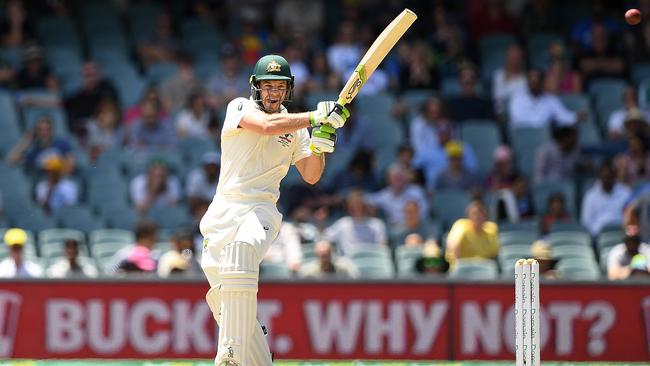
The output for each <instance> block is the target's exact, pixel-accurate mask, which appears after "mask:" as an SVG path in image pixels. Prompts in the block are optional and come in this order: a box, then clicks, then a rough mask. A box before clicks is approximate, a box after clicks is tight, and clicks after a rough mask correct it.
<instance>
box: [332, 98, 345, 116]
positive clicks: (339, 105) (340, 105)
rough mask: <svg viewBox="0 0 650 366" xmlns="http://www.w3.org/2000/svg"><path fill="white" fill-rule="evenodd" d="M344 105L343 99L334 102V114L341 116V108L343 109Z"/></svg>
mask: <svg viewBox="0 0 650 366" xmlns="http://www.w3.org/2000/svg"><path fill="white" fill-rule="evenodd" d="M345 104H346V103H345V101H344V100H343V99H341V98H339V99H338V100H337V101H336V105H335V106H334V110H335V111H336V113H338V114H343V108H344V106H345Z"/></svg>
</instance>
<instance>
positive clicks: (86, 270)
mask: <svg viewBox="0 0 650 366" xmlns="http://www.w3.org/2000/svg"><path fill="white" fill-rule="evenodd" d="M63 254H64V258H61V259H59V260H57V261H56V262H54V263H53V264H51V265H50V266H49V267H48V268H47V271H46V272H45V274H46V275H47V277H50V278H74V277H97V276H98V272H97V268H96V267H95V266H94V265H93V264H92V263H91V262H89V261H88V260H86V258H79V242H78V241H77V240H75V239H66V240H65V241H64V242H63Z"/></svg>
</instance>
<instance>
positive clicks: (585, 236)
mask: <svg viewBox="0 0 650 366" xmlns="http://www.w3.org/2000/svg"><path fill="white" fill-rule="evenodd" d="M548 242H549V243H550V244H551V246H552V247H553V248H555V247H557V246H561V245H582V246H585V247H590V248H591V236H590V235H589V233H587V232H586V231H556V232H552V233H550V234H549V235H548Z"/></svg>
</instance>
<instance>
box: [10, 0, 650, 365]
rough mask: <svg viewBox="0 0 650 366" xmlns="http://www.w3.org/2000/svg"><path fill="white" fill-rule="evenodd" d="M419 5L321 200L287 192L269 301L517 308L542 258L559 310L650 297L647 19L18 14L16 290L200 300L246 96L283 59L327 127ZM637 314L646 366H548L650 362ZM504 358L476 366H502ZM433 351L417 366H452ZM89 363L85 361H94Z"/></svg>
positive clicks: (147, 7) (501, 11)
mask: <svg viewBox="0 0 650 366" xmlns="http://www.w3.org/2000/svg"><path fill="white" fill-rule="evenodd" d="M405 7H408V8H410V9H411V10H413V11H414V12H415V13H416V14H418V17H419V18H418V20H417V21H416V23H415V24H414V25H413V27H412V28H411V29H410V30H409V31H408V32H407V33H406V35H405V36H404V38H402V39H401V40H400V41H399V42H398V44H397V45H396V47H395V48H394V49H393V51H392V52H391V53H390V55H389V56H388V57H387V58H386V59H385V60H384V61H383V62H382V63H381V65H380V66H379V68H378V69H377V70H376V71H375V73H374V74H373V75H372V77H371V78H370V79H369V80H368V82H367V83H366V84H365V85H364V87H363V89H362V90H361V92H360V93H359V96H358V97H357V99H355V101H354V102H353V103H352V105H351V106H350V110H351V114H352V117H351V118H350V120H349V121H348V123H347V124H346V126H345V128H343V129H341V130H339V131H338V143H337V147H336V152H335V153H334V154H332V155H331V156H328V157H327V167H326V169H325V175H324V177H323V179H321V181H320V182H319V183H318V184H316V185H314V186H310V185H307V184H305V183H303V182H302V180H301V178H300V177H299V174H298V173H297V171H296V170H295V169H294V168H292V169H291V170H290V173H289V175H288V176H287V177H286V178H285V179H284V181H283V182H282V187H281V188H282V195H281V198H280V202H279V207H280V210H281V212H282V213H283V214H284V219H285V222H284V223H283V226H282V230H281V232H280V235H279V237H278V239H277V240H276V242H275V243H274V244H273V246H272V247H271V250H270V251H269V253H268V254H267V256H266V257H265V260H264V261H263V263H262V267H261V276H262V278H263V280H268V281H269V283H275V282H277V283H289V284H291V283H295V284H296V285H297V286H305V289H307V288H311V287H310V286H309V285H305V284H309V283H311V282H305V281H313V280H316V279H320V280H322V279H326V280H327V281H330V280H334V281H338V280H344V281H347V280H349V279H353V280H354V281H353V282H351V283H353V284H356V286H361V287H360V288H365V287H363V286H366V285H368V284H371V283H375V282H373V281H376V280H390V281H387V282H385V283H387V284H391V285H387V286H392V285H394V284H395V283H417V284H420V286H422V287H421V288H420V291H427V290H426V289H427V288H428V287H427V283H428V284H430V285H431V286H433V287H432V288H434V289H439V290H440V289H449V288H451V287H448V286H452V287H453V286H455V285H454V284H457V283H464V282H467V283H475V282H476V281H477V280H488V281H489V282H486V284H492V285H494V284H496V285H495V286H497V287H498V288H500V289H501V291H502V294H503V298H502V299H501V300H499V301H502V302H503V304H504V306H506V308H507V307H508V306H509V305H510V304H511V302H510V303H508V301H511V300H509V299H510V298H509V296H510V293H509V292H508V291H510V290H511V287H512V285H511V283H510V282H512V278H513V275H512V274H513V271H514V264H515V261H516V260H517V259H519V258H528V257H534V258H536V259H538V260H539V261H540V268H541V272H542V276H543V278H544V280H543V283H544V284H549V285H550V284H551V283H552V282H553V281H556V282H557V283H558V287H554V288H561V286H568V287H567V288H566V291H565V292H562V291H560V292H559V293H560V295H559V298H560V299H562V296H564V295H567V296H569V295H570V294H577V293H579V291H580V289H581V285H580V284H581V283H583V282H584V281H590V282H588V283H589V284H590V286H601V287H598V288H600V289H601V291H600V293H601V294H602V296H604V298H610V297H612V298H613V297H616V298H620V297H623V298H624V297H625V294H629V293H634V294H635V295H638V294H642V293H646V294H647V293H649V291H650V287H648V282H646V283H645V284H644V281H646V280H647V279H649V278H650V276H648V274H649V271H650V264H649V263H650V261H649V260H650V246H649V245H648V244H646V241H647V240H648V239H649V238H650V211H649V208H650V152H649V149H648V147H649V146H650V145H649V143H650V109H649V103H650V23H648V22H645V21H643V22H642V23H640V24H638V25H636V26H630V25H628V24H626V23H625V21H624V18H623V14H624V13H625V10H627V9H629V8H638V9H640V10H641V13H642V14H644V15H648V14H650V1H646V0H639V1H618V2H613V1H602V0H601V1H598V0H595V1H578V0H573V1H557V0H530V1H527V0H485V1H480V0H463V1H443V0H438V1H415V0H411V1H409V0H404V1H399V0H390V1H379V0H340V1H319V0H310V1H301V0H277V1H266V0H238V1H216V0H204V1H201V0H194V1H180V0H167V1H164V0H161V1H135V0H134V1H128V0H115V1H109V0H106V1H98V0H91V1H72V0H70V1H64V0H44V1H18V0H16V1H2V2H1V6H0V43H1V48H0V239H3V240H4V244H3V245H2V246H0V260H1V261H0V277H4V278H14V279H23V278H37V279H47V278H67V279H69V280H73V281H77V280H80V279H84V281H85V279H87V278H97V279H101V281H98V282H96V283H97V284H98V285H96V286H99V287H101V286H104V287H106V288H108V287H110V286H109V285H107V284H111V283H121V282H120V281H122V279H126V280H135V281H140V280H141V281H144V282H143V283H145V285H143V287H142V288H143V289H146V288H148V287H149V286H151V283H152V282H151V281H153V283H155V284H157V285H160V286H164V284H165V283H171V284H174V283H178V282H177V281H185V282H187V283H189V284H192V286H194V287H192V288H196V289H198V290H196V293H199V295H198V296H196V298H197V299H198V298H200V297H202V296H203V295H201V294H200V291H203V290H204V289H203V287H205V286H207V282H204V280H203V275H202V272H201V270H200V266H199V261H200V255H201V251H202V247H203V238H202V237H201V235H200V233H199V231H198V222H199V220H200V218H201V217H202V215H203V214H204V212H205V210H206V209H207V206H208V205H209V203H210V202H211V200H212V196H213V195H214V190H215V188H216V185H217V183H218V177H219V169H220V154H219V152H220V141H219V140H220V128H221V125H222V122H223V118H224V115H225V107H226V105H227V103H228V102H229V101H230V100H232V99H233V98H235V97H239V96H244V97H248V96H249V95H250V86H249V84H248V78H249V76H250V73H251V71H252V68H253V65H254V63H255V61H256V60H257V59H258V58H259V57H261V56H263V55H265V54H269V53H277V54H280V55H283V56H284V57H285V58H287V60H288V61H289V63H290V65H291V71H292V73H293V74H294V75H295V90H294V97H293V101H292V102H291V103H290V104H288V105H287V106H288V109H289V110H290V111H306V110H311V109H314V108H315V107H316V104H317V102H318V101H321V100H336V98H337V95H338V93H339V91H340V89H341V87H342V85H343V84H344V83H345V81H346V80H347V78H348V76H349V74H350V72H351V71H352V70H353V69H354V68H355V67H356V65H357V63H358V61H359V60H360V58H361V57H362V56H363V54H364V53H365V51H366V49H367V48H368V47H369V46H370V44H371V43H372V42H373V41H374V39H375V38H376V37H377V35H378V34H379V33H380V32H381V30H382V29H383V28H384V27H385V26H386V24H388V23H389V22H390V20H392V18H394V16H396V15H397V14H398V13H399V12H400V11H401V10H402V9H403V8H405ZM165 279H167V280H165ZM302 279H308V280H304V281H303V280H302ZM490 280H491V281H490ZM616 280H629V281H627V282H626V283H632V284H633V285H630V286H627V285H621V287H615V286H614V287H613V286H612V285H613V284H614V283H615V282H613V281H616ZM112 281H116V282H112ZM165 281H171V282H165ZM185 282H183V283H185ZM21 283H23V282H20V280H11V281H6V282H0V290H1V289H2V287H3V286H2V285H3V284H4V285H6V286H8V287H7V288H11V286H20V284H21ZM24 283H35V284H43V283H50V282H47V281H45V282H42V281H41V282H39V281H38V280H36V281H34V282H24ZM51 283H59V282H51ZM61 283H67V282H61ZM72 283H76V282H72ZM83 283H84V284H85V283H86V282H83ZM335 283H338V282H335ZM341 283H346V284H347V283H348V282H341ZM616 283H617V284H620V283H621V282H616ZM99 284H101V286H100V285H99ZM37 286H39V285H37ZM85 286H87V284H86V285H85ZM96 286H95V285H93V286H91V287H93V288H94V287H96ZM271 286H272V285H271ZM486 286H489V285H486ZM499 286H500V287H499ZM585 286H586V285H585ZM479 287H480V286H479ZM22 288H23V289H27V290H26V291H29V290H28V289H29V287H22ZM37 288H39V287H37ZM81 288H85V287H83V286H82V287H81ZM269 288H270V287H269ZM486 288H488V287H486ZM543 288H544V286H543ZM584 288H585V289H586V288H587V287H584ZM592 288H593V287H592ZM610 289H611V293H610V294H609V295H608V291H610ZM107 291H109V290H107ZM312 291H313V289H312ZM576 291H577V292H576ZM269 293H270V292H266V293H265V292H264V286H263V287H262V292H261V296H262V297H264V296H269V295H268V294H269ZM80 294H81V296H82V297H83V296H85V295H84V293H83V292H80ZM614 294H616V295H614ZM339 295H340V296H343V295H341V294H339ZM7 296H8V295H7ZM70 296H72V294H70ZM111 296H112V295H111ZM192 296H193V295H192ZM192 296H190V297H192ZM284 296H286V297H288V298H289V300H288V301H292V300H291V295H290V294H286V295H284ZM368 296H370V297H371V298H372V296H374V295H372V294H371V295H368ZM423 296H424V295H423ZM429 296H430V295H429ZM436 296H437V295H436ZM425 297H426V296H425ZM543 297H544V289H543V290H542V298H543ZM10 298H11V299H13V298H12V297H6V299H5V301H4V302H3V301H0V305H2V304H5V305H6V304H20V303H22V302H24V301H25V300H22V302H21V301H14V300H7V299H10ZM47 298H48V296H45V295H44V297H43V299H42V300H43V301H45V302H46V301H47ZM133 298H134V299H135V298H137V297H136V296H134V297H133ZM440 298H449V299H452V295H450V294H442V295H440ZM389 299H390V297H387V298H386V299H385V300H386V301H388V300H389ZM0 300H2V298H1V297H0ZM348 300H349V299H348ZM129 301H131V300H129ZM197 301H198V300H197ZM296 301H297V300H296ZM346 301H347V300H346ZM450 301H451V300H450ZM639 301H641V300H639ZM452 302H453V301H452ZM642 304H643V306H642V307H641V309H644V310H643V311H636V312H635V313H634V316H636V317H637V318H638V319H637V318H634V319H631V321H632V322H635V324H636V325H637V326H638V327H639V329H638V337H636V339H637V341H638V343H634V344H631V345H630V344H628V347H630V348H627V351H625V350H626V349H625V348H622V349H619V351H620V352H619V353H615V354H612V355H609V354H608V353H607V352H606V350H607V347H605V349H601V348H602V347H601V346H599V344H600V343H598V344H596V345H593V344H592V343H589V340H588V339H587V338H585V339H586V340H585V342H586V343H584V344H583V346H584V347H585V348H584V350H583V351H584V352H585V353H584V355H583V353H580V354H577V353H576V354H567V353H562V352H561V349H560V351H558V349H557V347H556V349H554V351H551V350H547V351H546V352H548V353H549V354H551V352H553V353H552V357H554V358H557V359H563V358H566V357H569V359H571V357H573V359H600V358H599V357H601V356H603V355H606V356H607V357H604V358H602V359H608V360H616V359H619V358H620V359H626V360H630V359H632V360H648V359H649V358H650V355H648V353H647V352H648V351H647V350H648V349H650V348H649V347H646V346H647V345H648V344H650V339H646V336H645V335H644V334H645V333H644V332H645V331H647V329H648V328H649V327H650V326H648V325H647V324H650V300H648V298H646V300H644V302H642ZM7 306H8V305H7ZM107 306H108V305H107ZM612 306H613V308H614V310H617V309H618V305H615V304H614V305H612ZM634 306H636V309H639V306H640V304H639V302H637V303H635V304H634ZM9 308H10V307H9ZM9 308H3V307H2V306H0V310H2V309H5V310H3V311H4V313H2V314H4V315H3V316H7V314H10V313H11V312H10V311H9V310H6V309H9ZM619 310H620V309H619ZM34 311H37V312H40V311H42V309H40V308H37V309H36V310H34ZM504 311H505V310H504ZM585 311H586V310H585ZM0 313H1V312H0ZM22 314H23V315H21V319H22V317H25V316H27V315H24V314H28V313H26V312H24V311H23V313H22ZM589 314H592V313H590V312H587V315H584V317H586V318H589V319H591V318H593V316H592V317H591V318H590V317H589ZM594 314H595V313H594ZM614 314H616V312H615V313H614ZM610 315H611V314H610ZM645 315H648V316H647V317H644V316H645ZM594 316H595V315H594ZM603 316H604V315H603ZM619 316H621V315H620V313H619ZM454 319H455V318H453V319H451V320H448V321H449V322H452V323H453V322H455V321H456V320H454ZM558 319H559V318H558ZM564 319H566V318H564ZM454 324H455V323H454ZM454 324H448V325H445V326H447V327H449V328H450V329H456V327H457V326H458V325H454ZM644 324H646V325H645V327H646V328H642V327H643V326H644ZM299 326H302V325H299ZM610 326H611V325H610ZM18 329H20V328H18ZM48 329H49V328H48ZM409 329H410V328H409ZM553 329H555V328H553ZM607 329H610V328H607ZM612 329H613V328H612ZM644 329H645V331H644ZM409 332H411V333H408V334H411V335H409V336H408V337H412V331H409ZM9 333H11V332H9ZM9 333H7V334H9ZM452 333H453V332H452ZM458 334H460V331H458ZM549 334H550V331H549ZM590 334H591V333H590ZM602 334H606V333H602ZM647 334H650V332H648V333H647ZM408 337H407V338H408ZM504 337H505V336H504ZM549 337H551V339H555V338H554V336H551V335H549ZM607 337H613V336H611V334H610V335H609V336H607ZM648 337H650V336H648ZM9 338H11V337H9ZM452 338H453V337H452ZM614 338H615V337H614ZM409 339H410V338H409ZM504 339H505V338H504ZM599 339H600V338H599ZM605 339H606V340H607V339H610V341H611V339H612V338H605ZM16 342H17V343H16V344H18V343H20V342H19V341H16ZM294 342H296V340H295V339H294ZM449 342H450V344H451V343H452V340H451V339H450V340H449ZM503 342H505V343H504V345H503V349H501V348H499V349H498V350H496V351H494V352H492V353H490V352H489V348H488V351H485V349H483V348H480V347H479V348H477V350H478V351H477V352H479V353H478V354H472V353H471V352H470V353H465V354H467V355H474V356H475V357H476V358H483V357H485V358H488V359H489V358H491V357H496V358H507V357H508V355H509V353H507V352H509V351H508V350H507V347H510V346H511V345H510V344H509V343H507V342H510V341H507V342H506V341H505V340H504V341H503ZM605 342H606V341H605ZM644 342H647V344H644ZM280 343H281V344H280V345H278V346H276V345H275V344H273V343H272V348H274V347H279V348H278V349H280V350H282V349H283V348H282V344H284V343H282V342H280ZM506 343H507V344H508V346H507V347H506ZM436 344H437V343H436ZM585 344H588V346H585ZM0 345H1V342H0ZM284 345H285V346H286V344H284ZM637 346H638V347H637ZM25 347H27V346H25ZM84 347H86V346H84ZM436 347H438V346H434V345H432V346H431V348H428V349H427V350H426V352H424V353H421V354H418V353H417V352H415V353H414V352H411V351H409V352H406V353H405V354H400V355H401V356H400V357H406V358H409V357H415V358H421V357H425V356H426V357H430V358H442V359H449V358H452V357H453V356H452V355H454V352H453V351H449V353H442V354H440V353H436V352H438V351H436V350H437V349H438V348H445V347H446V346H444V345H443V346H440V347H438V348H436ZM450 347H451V346H450ZM458 347H465V346H463V345H460V346H458ZM576 347H578V346H576ZM599 347H601V348H599ZM612 347H613V346H611V345H610V349H611V348H612ZM0 348H2V347H0ZM452 348H453V347H452ZM17 349H18V350H19V351H18V353H17V354H19V355H21V357H29V356H30V353H29V348H28V347H27V348H20V347H18V348H17ZM80 349H82V348H80ZM450 349H451V348H450ZM479 349H482V351H480V350H479ZM83 350H86V351H83ZM83 350H82V351H78V353H74V352H73V353H71V355H72V357H76V356H79V355H85V356H88V355H90V356H93V355H95V354H91V353H88V354H86V353H84V352H90V351H87V349H86V348H83ZM462 350H463V351H467V350H468V349H467V348H462ZM587 350H588V351H589V352H587ZM599 350H600V351H599ZM50 351H51V349H50ZM195 351H196V352H198V353H195V354H194V353H189V355H190V356H197V355H198V356H200V357H208V358H209V356H210V353H211V352H212V351H211V350H210V349H207V350H203V351H202V350H200V349H199V350H195ZM294 351H295V350H294ZM48 352H49V351H47V350H46V351H43V352H40V351H39V352H36V353H35V355H40V356H39V357H48V356H49V355H52V354H53V353H48ZM75 352H77V351H75ZM128 352H132V351H128ZM133 352H136V351H133ZM161 352H163V353H161V355H164V356H165V357H176V353H173V352H172V351H171V350H166V351H161ZM202 352H203V353H202ZM291 352H292V351H291V350H290V349H289V350H287V349H285V355H286V356H287V357H288V358H296V357H304V358H310V357H314V354H312V353H305V354H304V356H301V354H295V353H291ZM305 352H307V351H305ZM332 352H334V351H332ZM359 352H361V351H359ZM381 352H383V353H380V355H381V356H382V357H384V358H386V357H389V356H390V355H391V353H390V352H388V351H386V350H385V349H383V348H382V351H381ZM480 352H483V353H480ZM576 352H577V351H576ZM599 352H600V353H599ZM54 354H56V352H55V353H54ZM145 354H146V353H145ZM280 354H282V351H280ZM315 354H316V355H317V354H318V353H315ZM372 354H373V353H372V352H366V353H363V352H361V353H354V354H353V355H358V356H360V357H364V358H368V357H370V358H372ZM7 355H9V356H11V353H7ZM109 355H110V353H109ZM129 355H131V356H133V355H135V356H136V357H139V356H138V355H141V354H138V353H137V352H136V353H134V354H129ZM322 355H323V354H321V358H322V357H325V358H328V357H334V358H341V357H343V356H345V355H346V354H345V353H344V352H343V353H340V352H339V353H336V352H334V353H332V354H327V353H326V354H325V356H322ZM348 355H349V354H348ZM422 355H425V356H422ZM439 355H442V356H439ZM455 355H456V356H459V355H463V353H462V352H460V351H459V352H456V353H455ZM426 357H425V358H426ZM639 358H640V359H639Z"/></svg>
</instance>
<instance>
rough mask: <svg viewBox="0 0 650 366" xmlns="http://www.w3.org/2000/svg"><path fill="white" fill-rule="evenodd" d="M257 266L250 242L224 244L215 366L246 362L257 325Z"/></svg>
mask: <svg viewBox="0 0 650 366" xmlns="http://www.w3.org/2000/svg"><path fill="white" fill-rule="evenodd" d="M258 263H259V261H258V259H257V252H256V251H255V248H254V247H253V246H252V245H251V244H249V243H244V242H239V241H236V242H232V243H229V244H226V246H225V247H224V248H223V250H222V252H221V255H220V258H219V276H220V277H221V290H220V291H219V295H220V297H221V311H220V313H221V314H220V315H219V322H218V323H219V324H220V328H219V349H218V351H217V357H216V361H217V364H219V362H222V361H234V362H236V364H238V365H242V366H245V364H244V363H242V362H243V360H246V361H248V359H249V358H248V357H249V356H248V351H249V349H250V346H251V344H250V340H251V337H252V335H253V333H252V330H253V327H254V326H256V320H255V315H256V308H257V280H258V275H259V267H258Z"/></svg>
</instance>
